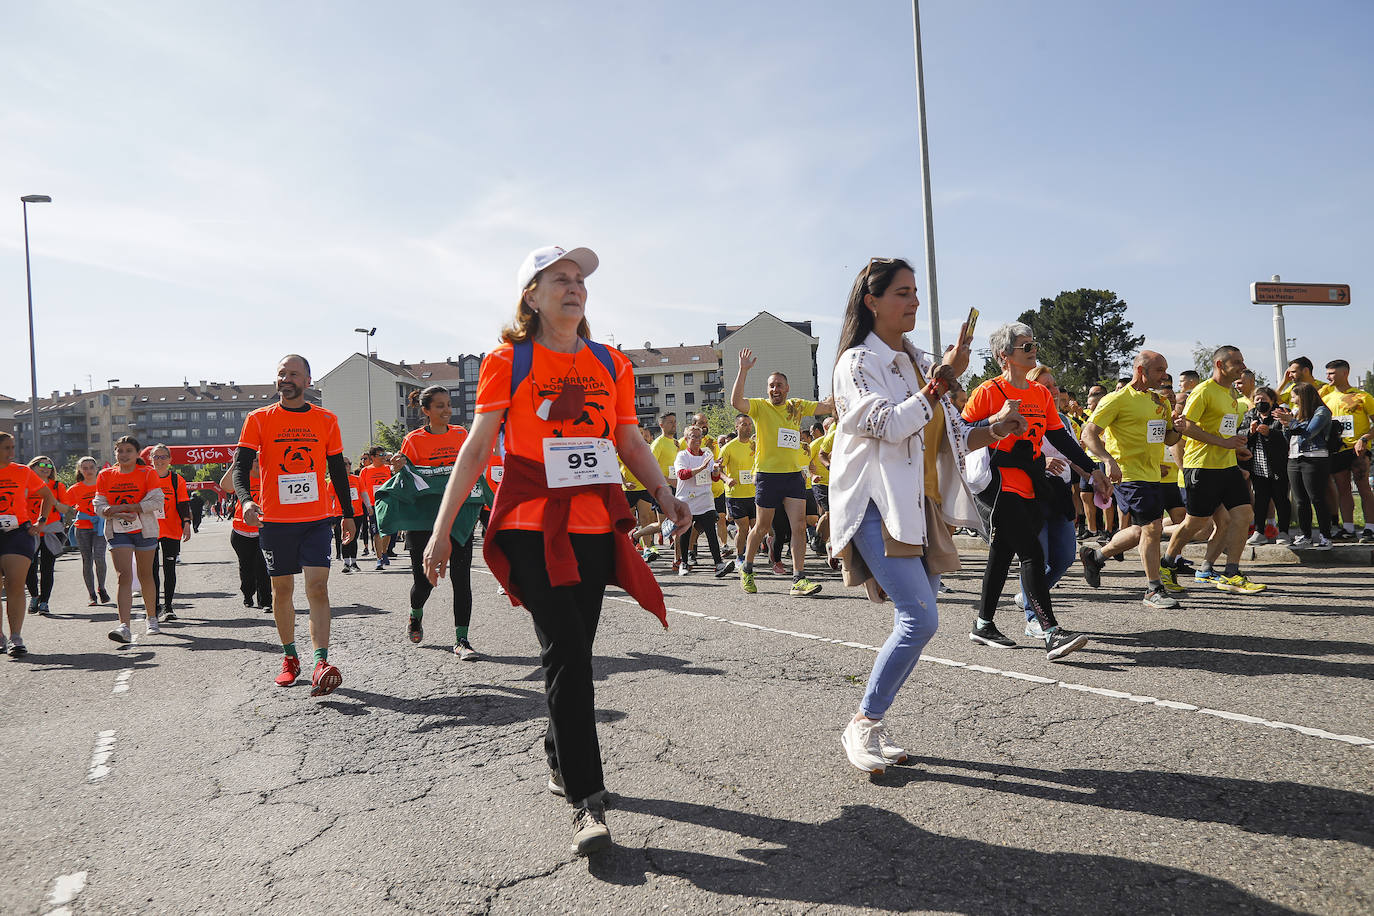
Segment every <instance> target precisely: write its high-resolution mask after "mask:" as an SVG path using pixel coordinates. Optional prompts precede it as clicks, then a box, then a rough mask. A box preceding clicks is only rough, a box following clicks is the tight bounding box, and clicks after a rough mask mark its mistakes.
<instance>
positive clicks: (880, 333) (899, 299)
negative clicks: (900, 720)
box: [830, 258, 1024, 773]
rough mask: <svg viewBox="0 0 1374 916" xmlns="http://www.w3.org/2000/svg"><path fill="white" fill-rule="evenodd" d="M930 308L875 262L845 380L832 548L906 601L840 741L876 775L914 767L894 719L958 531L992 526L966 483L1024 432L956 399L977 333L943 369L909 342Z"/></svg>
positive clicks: (887, 262)
mask: <svg viewBox="0 0 1374 916" xmlns="http://www.w3.org/2000/svg"><path fill="white" fill-rule="evenodd" d="M919 306H920V302H919V300H918V299H917V297H916V275H915V273H914V272H913V271H912V269H911V265H910V264H908V263H907V262H906V261H903V260H901V259H886V258H875V259H874V260H872V261H870V262H869V264H868V266H867V267H865V268H864V270H863V271H862V272H860V274H859V276H858V278H857V279H855V281H854V287H853V289H852V290H851V291H850V293H849V305H848V307H847V309H846V310H845V317H844V326H843V327H842V328H841V331H840V348H839V350H840V354H839V357H838V359H837V360H836V362H835V373H834V378H833V390H834V393H835V412H836V415H837V416H838V418H839V423H838V432H836V434H835V446H834V451H833V452H832V453H831V457H830V530H831V535H832V538H833V542H832V550H833V551H834V552H835V553H836V554H837V555H838V556H840V558H841V559H842V560H843V561H844V566H845V581H846V582H847V583H849V584H858V583H864V584H865V585H866V587H867V588H868V590H869V595H870V597H874V598H875V600H882V595H883V594H884V593H885V594H886V595H887V596H889V597H891V598H892V600H893V602H894V603H895V604H896V610H895V612H894V614H893V625H892V635H891V636H889V637H888V639H887V642H886V643H884V644H883V648H882V651H881V652H879V653H878V659H877V661H876V662H875V663H874V665H873V672H872V674H871V675H870V676H869V679H868V687H867V689H866V690H865V691H864V696H863V700H862V701H861V702H860V704H859V709H858V712H857V714H856V715H855V716H854V718H853V719H852V720H851V721H850V723H849V725H848V726H847V727H846V728H845V730H844V733H843V734H842V735H841V738H840V742H841V744H843V745H844V749H845V753H846V754H847V755H848V757H849V761H850V763H852V764H854V766H856V767H858V768H859V769H861V770H865V771H867V772H870V773H881V772H883V770H884V769H885V768H886V767H887V765H888V764H889V763H901V762H903V761H904V760H906V756H907V755H906V752H905V751H903V750H902V749H901V748H900V747H898V746H896V745H895V744H894V743H893V741H892V740H891V738H890V737H889V735H888V733H887V730H886V728H885V726H884V725H883V716H884V715H885V714H886V713H887V710H888V707H889V706H891V704H892V701H893V699H894V698H895V697H896V695H897V691H898V689H900V688H901V686H902V684H903V683H904V682H905V681H906V679H907V677H908V676H909V675H910V674H911V671H912V669H913V668H915V667H916V660H917V659H918V658H920V655H921V650H922V648H924V647H925V644H926V643H927V642H929V641H930V638H931V637H932V636H934V635H935V628H936V624H937V617H936V609H935V596H936V594H937V593H938V591H939V587H940V575H941V573H945V572H951V571H953V570H955V569H958V567H959V555H958V553H957V551H956V550H955V549H954V544H953V540H952V538H951V537H950V534H949V528H948V527H947V526H949V525H954V526H963V527H981V522H980V521H979V519H978V513H977V510H976V509H975V507H974V504H973V496H972V494H971V493H970V492H969V490H968V486H967V484H966V483H965V482H964V461H965V458H966V457H967V455H968V452H969V450H970V449H978V448H982V447H983V446H985V445H987V444H988V443H989V442H993V441H996V440H997V439H1001V438H1003V437H1005V436H1008V435H1011V434H1012V433H1013V432H1017V431H1019V430H1021V429H1022V428H1024V420H1023V419H1022V418H1021V416H1020V414H1018V413H1017V412H1016V410H1015V408H1014V407H1012V406H1011V405H1008V409H1006V410H1004V411H1002V412H1001V413H1000V414H999V415H998V416H996V417H994V418H992V422H991V423H990V424H989V425H988V426H986V427H980V428H973V427H971V426H969V425H967V424H966V423H964V421H963V420H962V419H961V418H960V416H959V411H958V410H956V409H955V408H954V405H953V404H952V403H951V402H950V400H949V397H948V394H947V392H948V391H949V388H950V386H951V385H954V386H957V384H958V382H957V379H958V376H959V374H960V373H961V372H963V370H964V368H965V367H967V365H968V356H969V346H968V341H966V340H965V339H964V334H965V331H964V329H962V328H961V329H960V332H959V345H958V346H956V347H953V348H951V349H950V350H948V351H947V352H946V353H945V355H944V359H943V360H942V361H941V363H940V364H939V365H938V366H937V365H936V364H935V360H934V358H933V357H932V356H931V354H929V353H926V352H924V351H922V350H918V349H917V348H916V347H915V346H913V345H912V344H911V343H910V341H908V340H906V338H905V336H904V335H905V334H906V333H907V332H908V331H911V330H912V329H913V328H915V326H916V310H917V309H918V308H919Z"/></svg>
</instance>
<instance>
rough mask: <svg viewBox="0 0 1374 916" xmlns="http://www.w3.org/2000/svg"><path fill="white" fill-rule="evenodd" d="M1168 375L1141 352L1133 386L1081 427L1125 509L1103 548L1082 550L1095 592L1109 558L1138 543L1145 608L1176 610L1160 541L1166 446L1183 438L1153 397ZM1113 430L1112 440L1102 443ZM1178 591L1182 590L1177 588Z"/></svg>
mask: <svg viewBox="0 0 1374 916" xmlns="http://www.w3.org/2000/svg"><path fill="white" fill-rule="evenodd" d="M1168 371H1169V363H1168V361H1167V360H1166V359H1165V358H1164V357H1163V356H1162V355H1160V354H1159V353H1156V352H1154V351H1153V350H1143V351H1141V353H1140V355H1139V356H1137V357H1136V358H1135V363H1134V366H1133V369H1132V375H1131V382H1130V384H1128V385H1126V386H1125V387H1123V388H1118V389H1117V390H1116V391H1113V392H1112V393H1111V394H1109V395H1107V396H1106V397H1105V398H1103V399H1102V400H1101V401H1100V402H1099V403H1098V405H1097V409H1096V410H1094V411H1093V415H1092V416H1091V417H1090V418H1089V419H1088V422H1087V423H1085V424H1084V425H1083V438H1082V442H1083V448H1084V449H1086V450H1087V451H1088V452H1089V453H1090V454H1092V455H1094V456H1095V457H1097V458H1100V459H1102V461H1103V463H1104V464H1105V465H1106V470H1107V477H1108V479H1110V480H1111V481H1112V483H1113V484H1114V485H1115V487H1114V490H1115V496H1116V504H1117V506H1118V507H1119V508H1120V510H1121V528H1120V530H1118V531H1117V533H1116V535H1115V536H1114V537H1113V538H1112V539H1111V540H1110V541H1108V542H1107V543H1106V544H1105V545H1104V546H1102V547H1101V548H1096V547H1093V546H1091V545H1088V544H1085V545H1083V546H1082V547H1080V548H1079V549H1078V558H1079V559H1080V560H1081V561H1082V563H1083V576H1084V578H1086V579H1087V580H1088V584H1089V585H1091V586H1092V587H1093V588H1099V587H1101V585H1102V568H1103V567H1104V566H1106V565H1107V558H1108V557H1115V556H1120V555H1121V554H1123V553H1125V552H1126V551H1127V550H1130V549H1131V548H1132V547H1134V546H1136V545H1137V544H1139V545H1140V562H1141V565H1142V566H1144V568H1145V580H1146V585H1145V597H1144V598H1143V599H1142V603H1144V605H1145V606H1146V607H1150V608H1157V609H1168V608H1176V607H1178V601H1177V600H1176V599H1174V598H1172V597H1170V595H1169V591H1172V590H1173V589H1170V590H1166V589H1165V585H1164V582H1163V579H1162V575H1163V574H1164V573H1170V574H1171V573H1172V572H1173V571H1172V570H1162V568H1161V567H1160V565H1159V541H1160V537H1161V534H1162V532H1163V530H1164V522H1163V518H1164V492H1163V486H1164V484H1162V483H1161V481H1160V473H1159V472H1160V465H1161V464H1162V463H1163V461H1164V452H1165V450H1166V448H1167V447H1168V446H1170V445H1173V444H1174V443H1176V442H1178V440H1179V433H1178V431H1177V430H1176V429H1174V424H1173V412H1174V410H1173V405H1172V404H1170V403H1169V402H1168V401H1166V400H1165V399H1164V398H1162V397H1160V396H1159V395H1158V394H1156V393H1155V391H1154V388H1155V386H1156V385H1158V384H1160V383H1161V382H1162V381H1163V380H1164V375H1165V373H1167V372H1168ZM1107 430H1110V431H1111V433H1112V435H1111V442H1110V443H1107V442H1104V441H1103V440H1104V438H1106V437H1105V436H1104V433H1105V432H1106V431H1107ZM1175 588H1177V590H1178V591H1182V589H1181V588H1178V587H1177V585H1176V584H1175Z"/></svg>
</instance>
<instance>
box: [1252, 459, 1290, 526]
mask: <svg viewBox="0 0 1374 916" xmlns="http://www.w3.org/2000/svg"><path fill="white" fill-rule="evenodd" d="M1250 489H1251V491H1252V492H1253V493H1254V494H1255V528H1256V529H1257V530H1262V529H1261V526H1262V525H1263V524H1264V520H1265V519H1266V518H1268V517H1269V501H1270V500H1273V501H1274V512H1275V514H1276V515H1277V518H1278V529H1279V534H1287V533H1288V526H1289V525H1291V524H1292V522H1293V503H1292V501H1290V500H1289V498H1288V478H1287V477H1280V478H1279V479H1278V480H1269V479H1267V478H1265V479H1262V478H1260V477H1257V476H1255V475H1254V474H1252V475H1250Z"/></svg>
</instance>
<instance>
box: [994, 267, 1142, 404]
mask: <svg viewBox="0 0 1374 916" xmlns="http://www.w3.org/2000/svg"><path fill="white" fill-rule="evenodd" d="M1019 320H1020V321H1022V322H1024V323H1025V324H1028V325H1030V327H1031V329H1032V330H1034V331H1035V340H1036V343H1038V344H1039V345H1040V346H1039V350H1040V362H1042V363H1044V364H1045V365H1047V366H1049V367H1050V368H1051V369H1053V370H1054V378H1055V381H1057V382H1058V383H1059V387H1060V388H1063V389H1064V390H1065V391H1067V392H1070V393H1071V394H1073V395H1075V396H1076V395H1081V394H1083V393H1084V392H1086V391H1087V390H1088V388H1090V387H1091V386H1092V385H1093V384H1095V383H1098V382H1101V383H1103V384H1105V385H1106V386H1107V388H1108V390H1111V389H1112V388H1115V387H1116V373H1117V370H1118V367H1120V366H1121V364H1122V363H1128V362H1129V360H1130V359H1131V357H1133V356H1134V355H1135V354H1136V352H1138V351H1139V349H1140V346H1141V345H1142V344H1143V343H1145V337H1144V336H1143V335H1137V334H1132V333H1131V331H1132V329H1133V328H1134V327H1135V326H1134V325H1133V324H1132V323H1131V321H1130V320H1129V319H1127V318H1126V302H1125V300H1124V299H1119V298H1117V295H1116V293H1114V292H1112V291H1111V290H1108V289H1077V290H1074V291H1072V292H1068V291H1065V292H1061V293H1060V294H1059V295H1058V296H1055V297H1054V298H1053V299H1041V300H1040V308H1039V309H1031V310H1029V311H1025V312H1022V313H1021V316H1020V318H1019Z"/></svg>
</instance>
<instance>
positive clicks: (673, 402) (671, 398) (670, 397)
mask: <svg viewBox="0 0 1374 916" xmlns="http://www.w3.org/2000/svg"><path fill="white" fill-rule="evenodd" d="M663 403H665V404H667V405H668V406H669V407H676V406H677V395H675V394H672V393H669V394H665V395H664V396H663Z"/></svg>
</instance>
